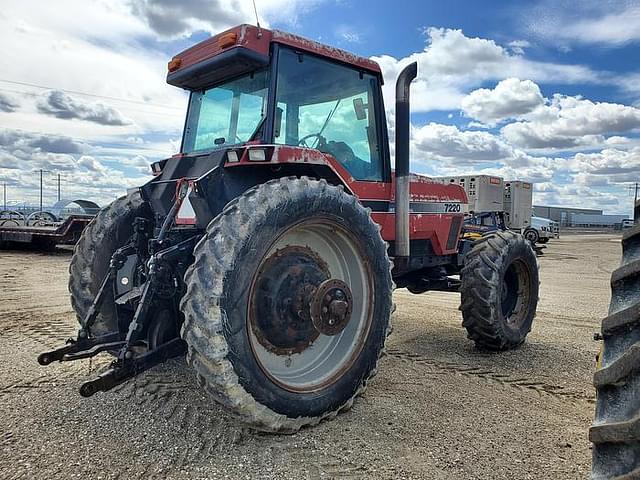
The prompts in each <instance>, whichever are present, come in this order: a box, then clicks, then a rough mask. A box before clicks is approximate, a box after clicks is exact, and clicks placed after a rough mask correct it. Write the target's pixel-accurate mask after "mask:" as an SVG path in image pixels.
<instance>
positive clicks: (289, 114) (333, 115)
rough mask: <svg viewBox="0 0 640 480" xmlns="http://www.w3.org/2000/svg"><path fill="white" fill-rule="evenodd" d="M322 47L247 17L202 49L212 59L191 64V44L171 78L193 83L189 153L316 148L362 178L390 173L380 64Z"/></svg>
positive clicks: (190, 86)
mask: <svg viewBox="0 0 640 480" xmlns="http://www.w3.org/2000/svg"><path fill="white" fill-rule="evenodd" d="M268 37H272V38H271V42H270V46H269V49H268V53H267V52H266V51H265V50H264V47H263V43H264V42H265V41H266V39H267V38H268ZM302 47H304V48H302ZM322 48H325V47H322V46H321V45H319V44H315V43H314V42H310V41H308V40H303V39H300V38H298V37H294V36H292V35H288V34H283V33H281V32H277V31H274V32H270V31H266V30H258V29H257V27H252V26H249V25H243V26H241V27H237V28H236V29H233V30H231V31H229V32H225V33H223V34H221V35H218V36H217V37H214V38H213V39H212V40H211V41H208V43H207V42H205V44H202V45H201V46H200V47H199V49H197V52H199V55H200V56H207V55H208V54H214V56H213V57H210V58H209V60H208V61H204V60H200V62H199V63H195V64H192V65H190V66H183V63H186V62H187V61H188V59H192V58H193V57H194V56H195V55H196V53H195V52H192V51H191V50H187V51H186V52H183V53H182V54H180V55H178V56H176V57H174V59H173V60H172V61H171V62H170V64H169V70H170V72H169V75H168V81H169V83H171V84H174V85H177V86H180V87H183V88H187V89H189V90H190V91H191V95H190V99H189V108H188V113H187V120H186V125H185V130H184V137H183V142H182V149H181V151H182V153H183V154H188V155H197V154H203V153H208V152H211V151H213V150H216V149H222V148H227V149H228V148H229V147H238V146H242V145H246V144H269V145H288V146H293V147H303V148H312V149H316V150H318V151H320V152H323V153H326V154H329V155H331V156H332V157H333V158H334V159H335V160H337V161H338V162H339V164H340V165H341V166H342V167H343V168H344V169H345V170H346V171H347V172H348V174H349V175H350V176H351V177H352V178H353V179H355V180H359V181H378V182H380V181H383V180H388V178H389V170H390V169H389V152H388V142H387V138H386V123H385V117H384V107H383V103H382V96H381V89H380V86H381V83H382V77H381V75H380V71H379V68H375V67H377V65H375V64H374V63H373V62H371V61H369V60H366V59H358V61H357V62H355V61H354V58H357V57H353V56H352V58H350V62H349V63H346V62H345V61H344V59H345V58H346V56H347V55H348V54H346V52H341V53H342V55H341V56H337V58H336V55H335V53H336V52H335V51H332V52H331V54H332V56H333V58H329V57H328V56H327V53H329V52H326V51H324V50H322ZM249 59H252V60H251V61H250V60H249ZM192 61H193V60H192ZM241 67H244V68H241ZM172 70H173V71H172ZM200 70H202V74H199V73H198V72H199V71H200ZM185 72H186V74H188V76H185V75H186V74H185ZM213 72H217V73H216V74H215V75H214V74H213ZM224 72H227V73H226V75H225V73H224ZM265 160H266V158H265ZM254 161H256V160H255V159H254ZM258 161H259V160H258Z"/></svg>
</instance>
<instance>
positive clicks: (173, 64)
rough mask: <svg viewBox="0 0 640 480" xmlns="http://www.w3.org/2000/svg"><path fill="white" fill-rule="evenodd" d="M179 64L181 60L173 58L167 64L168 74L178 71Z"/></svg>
mask: <svg viewBox="0 0 640 480" xmlns="http://www.w3.org/2000/svg"><path fill="white" fill-rule="evenodd" d="M181 64H182V59H180V58H178V57H173V58H172V59H171V61H170V62H169V71H170V72H175V71H176V70H178V69H179V68H180V65H181Z"/></svg>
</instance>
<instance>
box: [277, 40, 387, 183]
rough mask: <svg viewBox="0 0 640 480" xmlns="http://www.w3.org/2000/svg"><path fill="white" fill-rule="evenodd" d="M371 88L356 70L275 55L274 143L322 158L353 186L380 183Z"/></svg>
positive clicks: (371, 81) (371, 79)
mask: <svg viewBox="0 0 640 480" xmlns="http://www.w3.org/2000/svg"><path fill="white" fill-rule="evenodd" d="M377 82H378V79H377V78H376V77H375V76H374V75H371V74H368V73H365V72H362V71H359V70H357V69H353V68H350V67H348V66H345V65H341V64H337V63H333V62H330V61H327V60H323V59H320V58H317V57H314V56H313V55H309V54H301V53H299V52H295V51H293V50H290V49H286V48H282V49H280V51H279V58H278V77H277V90H276V102H277V103H276V115H275V126H274V137H275V138H274V140H275V142H276V143H280V144H287V145H300V146H305V147H311V148H316V149H318V150H320V151H322V152H325V153H328V154H330V155H332V156H333V157H335V158H336V159H337V160H338V161H339V162H340V163H341V164H342V165H343V166H344V167H345V168H346V169H347V171H348V172H349V173H350V174H351V176H353V177H354V178H355V179H357V180H372V181H380V180H382V174H383V171H382V159H381V152H380V148H379V144H378V129H377V125H376V114H375V111H374V105H375V101H374V98H375V97H374V94H375V92H376V88H377V86H378V83H377Z"/></svg>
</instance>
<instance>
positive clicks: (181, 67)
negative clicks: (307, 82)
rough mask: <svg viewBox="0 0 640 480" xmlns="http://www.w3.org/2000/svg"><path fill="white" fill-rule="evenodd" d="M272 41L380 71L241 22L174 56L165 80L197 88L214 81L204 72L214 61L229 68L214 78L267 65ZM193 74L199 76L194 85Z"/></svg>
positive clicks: (350, 56)
mask: <svg viewBox="0 0 640 480" xmlns="http://www.w3.org/2000/svg"><path fill="white" fill-rule="evenodd" d="M272 43H279V44H282V45H287V46H289V47H292V48H295V49H298V50H301V51H304V52H309V53H313V54H316V55H320V56H323V57H325V58H329V59H333V60H337V61H339V62H342V63H345V64H348V65H352V66H354V67H357V68H360V69H363V70H366V71H368V72H372V73H376V74H380V73H381V70H380V66H379V65H378V64H377V63H376V62H374V61H373V60H370V59H368V58H365V57H360V56H358V55H354V54H352V53H349V52H347V51H345V50H341V49H339V48H335V47H330V46H328V45H323V44H321V43H318V42H315V41H313V40H309V39H307V38H304V37H300V36H298V35H293V34H291V33H287V32H282V31H280V30H268V29H265V28H258V27H256V26H253V25H247V24H243V25H238V26H237V27H233V28H231V29H229V30H227V31H225V32H222V33H220V34H218V35H215V36H213V37H211V38H208V39H207V40H204V41H202V42H200V43H198V44H196V45H194V46H193V47H190V48H188V49H186V50H184V51H183V52H181V53H179V54H177V55H176V56H174V57H173V58H172V59H171V61H170V62H169V65H168V70H169V72H168V74H167V82H168V83H170V84H171V85H176V86H180V87H183V88H189V89H191V88H196V85H197V87H200V86H202V84H203V83H210V81H212V80H213V79H212V78H211V74H210V75H206V73H205V71H206V70H208V71H209V72H210V71H211V69H213V68H214V67H215V66H216V64H218V65H217V66H218V68H222V69H223V70H224V69H225V68H227V69H228V70H227V71H226V72H218V73H217V74H213V76H214V77H217V76H220V75H224V76H228V75H230V74H231V75H232V74H233V73H234V71H235V70H240V71H242V70H245V69H246V70H249V69H252V68H259V67H260V66H266V65H268V64H269V50H270V46H271V44H272ZM216 60H220V61H224V66H222V62H217V61H216ZM234 63H236V64H237V65H234ZM203 75H204V77H205V78H203ZM194 76H195V77H199V80H197V81H196V82H195V84H194V83H193V77H194Z"/></svg>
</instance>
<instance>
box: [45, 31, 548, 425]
mask: <svg viewBox="0 0 640 480" xmlns="http://www.w3.org/2000/svg"><path fill="white" fill-rule="evenodd" d="M416 74H417V66H416V64H415V63H413V64H410V65H408V66H407V67H406V68H405V69H404V70H403V71H402V73H401V74H400V75H399V77H398V81H397V85H396V114H395V116H396V124H395V137H396V142H395V145H396V148H395V152H396V154H395V173H394V171H392V170H391V156H390V152H389V141H388V133H387V123H386V118H385V109H384V104H383V98H382V90H381V85H382V82H383V79H382V74H381V71H380V67H379V66H378V64H376V63H375V62H373V61H371V60H369V59H366V58H361V57H357V56H355V55H352V54H350V53H347V52H344V51H342V50H338V49H335V48H331V47H328V46H325V45H321V44H318V43H316V42H313V41H310V40H306V39H304V38H301V37H298V36H295V35H291V34H287V33H283V32H280V31H276V30H273V31H269V30H265V29H261V28H259V27H254V26H250V25H241V26H238V27H235V28H233V29H231V30H228V31H226V32H224V33H222V34H220V35H217V36H215V37H212V38H210V39H208V40H205V41H203V42H201V43H199V44H198V45H195V46H194V47H192V48H190V49H188V50H186V51H184V52H182V53H180V54H179V55H177V56H175V57H174V58H173V59H172V60H171V61H170V62H169V73H168V76H167V81H168V83H170V84H171V85H175V86H177V87H180V88H183V89H186V90H188V91H189V92H190V99H189V108H188V112H187V118H186V123H185V127H184V135H183V138H182V146H181V149H180V153H179V154H177V155H174V156H173V157H171V158H169V159H166V160H162V161H160V162H157V163H154V164H153V165H152V170H153V173H154V175H155V178H154V179H153V180H151V181H150V182H149V183H147V184H146V185H144V186H142V187H140V188H138V189H135V190H134V191H131V192H130V193H129V194H128V195H127V196H126V197H123V198H120V199H118V200H116V201H115V202H113V203H112V204H111V205H109V206H108V207H106V208H104V209H103V210H102V211H101V212H100V213H99V214H98V216H97V217H96V219H95V220H94V221H93V222H92V223H91V224H90V225H89V226H88V227H87V229H86V230H85V231H84V233H83V235H82V238H81V239H80V241H79V243H78V244H77V246H76V249H75V252H74V255H73V258H72V260H71V267H70V280H69V290H70V292H71V303H72V305H73V308H74V310H75V311H76V313H77V317H78V319H79V322H80V330H79V333H78V337H77V339H76V340H70V341H69V342H68V343H67V344H66V345H65V346H63V347H61V348H59V349H57V350H54V351H50V352H46V353H43V354H41V355H40V357H39V359H38V360H39V362H40V363H41V364H43V365H46V364H48V363H51V362H53V361H70V360H76V359H81V358H88V357H92V356H94V355H96V354H98V353H99V352H109V353H111V354H112V355H114V356H115V360H114V361H113V363H112V364H111V366H110V368H109V369H107V370H106V371H104V372H102V373H101V374H100V375H99V376H98V377H97V378H94V379H92V380H89V381H87V382H85V383H84V384H82V386H81V387H80V393H81V395H83V396H90V395H93V394H94V393H96V392H98V391H106V390H109V389H111V388H113V387H114V386H115V385H118V384H120V383H122V382H124V381H126V380H127V379H129V378H132V377H133V376H135V375H137V374H138V373H140V372H142V371H143V370H146V369H148V368H150V367H151V366H153V365H156V364H158V363H159V362H162V361H164V360H165V359H167V358H170V357H173V356H178V355H181V354H183V353H184V352H186V353H187V360H188V362H189V364H190V365H192V366H193V368H194V369H195V371H196V372H197V375H198V378H199V381H200V383H201V384H202V385H203V387H204V388H205V389H206V390H207V391H208V392H209V393H211V394H212V395H213V397H214V398H215V399H216V400H217V401H218V402H220V403H221V404H222V405H224V406H225V407H227V408H228V409H229V410H230V411H231V412H232V413H233V414H235V416H237V417H239V418H240V419H242V420H243V421H245V422H247V423H248V424H249V425H251V426H252V427H254V428H256V429H261V430H265V431H295V430H297V429H298V428H300V427H301V426H304V425H312V424H316V423H317V422H319V421H320V420H322V419H324V418H330V417H333V416H335V415H336V414H337V413H338V412H340V411H342V410H345V409H348V408H349V407H350V406H351V405H352V403H353V400H354V398H355V397H356V396H357V395H358V394H360V393H362V392H363V391H364V389H365V388H366V386H367V383H368V382H369V380H370V379H371V378H372V377H373V375H374V374H375V372H376V368H377V365H378V360H379V358H380V356H381V354H382V352H383V348H384V343H385V340H386V338H387V335H388V334H389V332H390V317H391V313H392V310H393V302H392V293H393V290H394V288H395V287H398V288H403V287H406V288H407V289H409V290H410V291H411V292H413V293H422V292H426V291H429V290H444V291H459V292H460V293H461V296H462V302H461V307H460V309H461V310H462V316H463V319H464V321H463V325H464V326H465V327H466V329H467V330H468V335H469V338H471V339H472V340H473V341H474V342H475V343H476V344H477V345H478V346H479V347H482V348H487V349H492V350H505V349H510V348H514V347H516V346H518V345H520V344H521V343H522V342H523V341H524V340H525V337H526V335H527V333H528V332H529V331H530V330H531V325H532V322H533V318H534V315H535V312H536V305H537V301H538V267H537V262H536V258H535V255H534V252H533V250H532V249H531V246H530V245H529V242H527V241H526V240H525V239H524V238H523V237H522V236H521V235H519V234H516V233H513V232H510V231H506V230H505V231H499V232H496V233H492V234H489V235H485V236H480V235H477V234H470V235H468V236H465V235H464V230H463V226H464V218H465V211H466V202H467V198H466V195H465V192H464V191H463V189H462V188H460V187H459V186H455V185H444V184H440V183H437V182H434V181H432V180H430V179H429V178H426V177H422V176H417V175H412V174H410V173H409V85H410V83H411V81H412V80H413V79H414V78H415V77H416ZM394 282H395V283H394Z"/></svg>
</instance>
